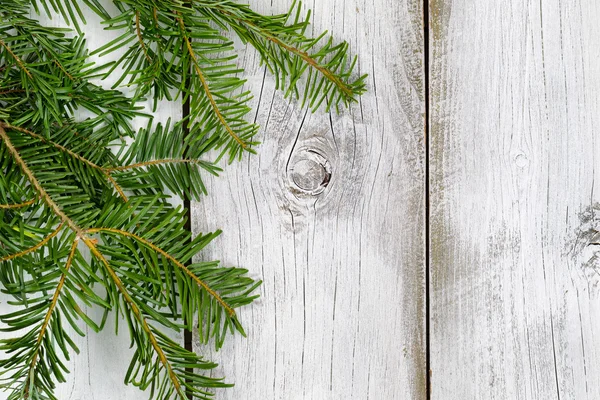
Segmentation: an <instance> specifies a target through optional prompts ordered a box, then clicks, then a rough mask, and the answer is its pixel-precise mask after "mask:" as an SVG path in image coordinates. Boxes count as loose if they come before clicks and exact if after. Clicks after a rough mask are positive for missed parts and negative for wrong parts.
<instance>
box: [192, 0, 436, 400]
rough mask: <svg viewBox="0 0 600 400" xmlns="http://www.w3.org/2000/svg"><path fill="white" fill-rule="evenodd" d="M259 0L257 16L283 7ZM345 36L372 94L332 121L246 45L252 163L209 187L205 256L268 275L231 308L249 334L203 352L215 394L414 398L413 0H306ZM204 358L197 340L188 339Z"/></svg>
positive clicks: (198, 216) (418, 311)
mask: <svg viewBox="0 0 600 400" xmlns="http://www.w3.org/2000/svg"><path fill="white" fill-rule="evenodd" d="M273 3H275V4H274V5H273V6H269V5H267V4H264V2H259V1H254V4H253V5H254V6H256V8H257V9H258V10H259V11H261V12H265V13H276V12H281V11H284V10H286V9H287V7H288V5H289V3H288V1H285V0H279V1H275V2H273ZM309 6H310V7H311V8H312V9H313V11H314V13H313V15H314V16H315V21H314V27H315V31H321V30H324V29H328V30H330V32H332V33H334V34H335V36H336V37H337V38H345V39H348V40H349V41H350V42H351V45H352V49H353V51H354V52H356V53H358V54H359V55H360V58H359V63H360V73H364V72H367V73H369V74H370V77H369V93H368V94H366V95H365V96H364V97H363V98H362V99H361V102H360V104H359V105H356V106H354V107H353V108H352V110H351V111H345V112H343V113H342V114H341V115H339V116H338V115H335V114H332V115H328V114H324V113H323V112H322V111H321V112H317V113H316V114H314V115H311V114H310V113H308V114H307V113H306V111H304V110H301V109H300V108H299V105H298V104H297V103H296V102H294V101H287V100H285V99H283V98H282V96H281V94H280V93H278V92H275V91H274V85H273V84H272V79H271V77H270V76H269V75H268V74H266V75H265V70H264V68H262V67H259V60H258V58H257V56H256V53H255V52H253V51H244V50H243V49H240V54H241V58H240V63H241V65H242V66H243V67H245V68H246V69H247V74H248V76H249V86H250V88H251V89H252V90H254V92H255V93H257V94H260V95H257V98H256V106H255V109H256V110H257V114H256V120H257V122H258V123H260V124H261V126H262V132H261V134H260V138H259V140H261V142H262V143H263V144H262V145H261V146H260V147H259V148H258V149H257V150H258V153H259V154H258V155H257V156H250V157H248V156H246V158H245V159H244V161H243V162H242V163H237V164H233V165H231V166H228V167H227V168H226V170H225V172H224V173H223V174H222V176H221V177H218V178H215V179H210V180H209V181H208V184H207V186H208V190H209V193H210V194H209V196H208V197H207V198H206V199H204V200H202V201H201V202H200V203H197V204H195V205H194V207H193V222H194V229H195V231H196V233H197V232H199V231H207V230H214V229H216V228H223V229H224V230H225V232H224V234H223V235H222V237H220V238H219V239H218V240H217V241H216V242H215V243H214V244H212V245H211V246H210V248H208V249H207V250H205V251H204V257H205V258H206V259H213V258H214V259H220V260H222V262H223V263H224V264H225V265H239V266H243V267H246V268H248V269H250V270H251V271H252V274H253V276H255V277H257V278H261V279H263V280H264V284H263V286H262V287H261V289H260V294H261V296H262V297H261V299H260V300H259V301H258V302H257V303H256V304H255V305H252V306H250V307H246V308H245V309H241V310H240V317H241V320H242V323H243V325H244V326H245V327H246V331H247V333H248V338H247V339H244V338H241V337H234V338H229V341H228V343H226V345H225V347H224V349H223V350H222V351H220V352H218V353H216V354H210V357H213V358H216V359H217V360H218V361H219V362H220V363H221V366H220V367H219V371H218V373H219V374H221V375H225V376H227V378H228V380H229V381H233V382H235V384H236V386H235V388H233V389H229V390H224V391H220V392H219V393H218V396H217V398H219V399H242V398H244V399H286V400H287V399H319V400H321V399H347V398H356V399H424V398H425V385H426V382H425V369H426V368H425V329H424V328H425V320H424V316H425V300H424V294H425V286H424V285H425V274H424V212H425V210H424V162H425V161H424V135H423V132H424V101H423V74H422V70H423V60H422V57H423V51H422V49H423V45H422V41H423V36H422V32H423V26H422V8H421V2H420V1H414V0H410V1H405V0H377V1H375V2H373V1H366V0H364V1H354V0H327V1H319V2H316V1H315V2H314V4H309ZM196 349H197V350H198V351H204V352H206V351H207V350H206V348H204V347H198V346H197V347H196Z"/></svg>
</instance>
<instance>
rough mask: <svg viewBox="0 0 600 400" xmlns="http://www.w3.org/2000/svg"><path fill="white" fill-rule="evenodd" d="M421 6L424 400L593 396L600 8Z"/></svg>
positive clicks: (511, 0)
mask: <svg viewBox="0 0 600 400" xmlns="http://www.w3.org/2000/svg"><path fill="white" fill-rule="evenodd" d="M430 7H431V20H430V21H431V26H432V31H431V35H432V52H431V59H432V64H431V70H430V71H431V80H432V85H431V148H430V149H431V180H430V183H431V213H432V218H431V247H432V252H431V271H432V275H431V307H432V308H431V318H432V320H431V321H432V325H431V369H432V390H433V392H432V399H434V400H442V399H444V400H445V399H540V400H541V399H544V400H547V399H563V400H564V399H577V400H580V399H598V398H600V346H598V344H597V343H598V341H597V332H598V329H599V328H600V303H599V302H598V298H599V294H600V292H599V289H598V282H599V280H598V276H600V275H599V272H600V270H598V267H599V264H598V261H597V258H595V253H594V252H595V250H596V249H597V247H594V246H588V244H589V242H590V241H593V240H596V239H594V231H593V230H592V229H597V230H600V227H599V224H598V213H599V211H600V210H599V209H598V206H597V204H598V203H597V202H598V200H599V194H598V192H597V189H595V186H597V185H595V184H594V180H595V173H596V172H595V171H596V170H597V169H598V168H600V158H599V157H598V155H599V154H600V141H598V140H597V139H596V138H595V136H596V135H597V131H598V126H599V123H598V122H599V121H598V119H599V117H600V104H599V102H598V93H599V92H600V73H599V72H600V70H599V67H598V65H599V63H598V61H599V60H600V41H599V39H598V38H599V37H600V25H598V20H599V18H600V3H598V2H597V1H595V0H572V1H560V0H544V1H539V0H531V1H523V0H508V1H502V2H498V1H475V2H474V1H468V0H453V1H451V0H431V2H430ZM594 204H595V205H596V206H595V208H590V207H592V205H594ZM582 213H583V214H582ZM586 221H587V222H586Z"/></svg>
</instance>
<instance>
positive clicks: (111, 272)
mask: <svg viewBox="0 0 600 400" xmlns="http://www.w3.org/2000/svg"><path fill="white" fill-rule="evenodd" d="M83 242H84V243H85V245H86V246H87V247H88V248H89V249H90V251H91V252H92V254H93V255H94V256H95V257H96V258H97V259H98V260H100V261H101V262H102V264H103V265H104V267H105V269H106V271H107V272H108V273H109V275H110V277H111V278H112V280H113V282H114V284H115V285H116V286H117V288H118V289H119V291H120V292H121V294H122V295H123V298H124V299H125V301H126V302H127V304H128V305H129V307H130V308H131V311H132V312H133V313H134V314H135V317H136V318H137V319H138V322H139V323H140V324H141V326H142V328H143V329H144V331H145V332H146V335H147V337H148V340H150V343H151V344H152V347H153V348H154V351H156V354H157V355H158V357H159V358H160V361H161V363H162V364H163V365H164V366H165V368H166V369H167V371H168V375H169V379H170V380H171V382H173V386H174V387H175V390H176V391H177V393H178V394H179V396H181V398H182V399H184V400H185V399H187V397H186V394H185V393H184V392H183V391H182V389H181V382H180V381H179V378H178V377H177V376H176V375H175V373H174V372H173V368H172V367H171V364H170V363H169V361H168V360H167V356H166V355H165V353H164V351H163V349H162V348H161V346H160V345H159V344H158V341H157V340H156V337H155V336H154V334H153V333H152V330H150V326H149V325H148V322H147V321H146V319H145V318H144V316H143V315H142V313H141V311H140V309H139V308H138V306H137V304H136V302H135V301H134V300H133V299H132V297H131V295H130V294H129V292H128V291H127V289H126V288H125V286H124V285H123V282H121V279H119V277H118V276H117V274H116V273H115V271H114V270H113V269H112V268H111V267H110V264H109V263H108V261H107V260H106V258H105V257H104V256H103V255H102V253H100V252H99V251H98V248H97V247H96V245H95V243H94V241H92V240H91V239H89V238H85V239H83Z"/></svg>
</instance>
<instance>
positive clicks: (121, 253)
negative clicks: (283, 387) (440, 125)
mask: <svg viewBox="0 0 600 400" xmlns="http://www.w3.org/2000/svg"><path fill="white" fill-rule="evenodd" d="M112 3H113V5H114V7H113V11H111V12H108V11H107V10H106V9H105V8H104V7H103V5H102V2H101V1H100V0H83V1H76V0H7V1H3V2H2V4H0V17H1V18H0V169H1V172H2V173H1V174H0V281H1V282H2V287H3V288H2V291H3V292H4V293H6V294H8V295H10V296H11V298H12V300H11V301H10V302H9V304H10V305H11V306H14V311H13V312H10V313H7V314H4V315H2V316H0V321H1V322H2V328H1V330H2V331H5V332H13V335H14V337H13V338H11V339H5V340H1V341H0V350H2V351H4V352H5V354H6V358H4V359H2V360H0V387H1V388H4V389H7V390H8V391H9V393H10V394H9V397H8V398H9V399H10V400H16V399H55V398H56V397H55V395H54V389H55V387H56V384H57V383H59V382H64V381H65V379H66V374H67V373H68V372H69V371H68V369H67V366H66V361H68V360H69V359H70V357H71V356H72V353H73V352H75V353H78V352H79V349H78V348H77V346H76V345H75V341H74V339H73V338H72V337H71V335H72V334H71V333H70V332H74V333H75V334H77V335H81V336H83V335H84V332H85V329H84V328H85V327H86V326H87V327H89V328H91V329H92V330H93V331H95V332H98V331H100V330H102V329H103V328H104V326H105V322H106V320H107V318H108V316H109V314H113V315H115V316H116V317H117V319H119V317H120V318H122V319H124V320H125V322H126V324H127V328H128V332H129V334H130V337H131V345H132V347H133V349H134V355H133V358H132V360H131V363H130V366H129V369H128V371H127V374H126V376H125V377H124V380H125V383H127V384H133V385H135V386H138V387H139V388H140V389H142V390H147V392H148V395H149V398H151V399H161V400H162V399H186V398H187V397H188V396H189V395H193V396H195V398H198V399H209V398H211V397H212V396H213V394H214V390H215V389H216V388H224V387H228V386H230V384H229V383H226V382H225V381H224V380H223V379H222V378H213V377H211V376H209V374H207V373H206V372H205V371H206V370H211V369H213V368H214V367H215V366H216V365H215V364H214V363H212V362H210V361H207V360H205V359H203V358H202V357H200V356H198V355H196V354H194V353H192V352H190V351H188V350H186V349H184V348H182V347H181V346H180V345H179V344H178V343H176V342H174V341H173V340H172V339H170V338H169V336H168V334H169V332H171V331H179V330H182V329H190V330H191V329H197V331H198V333H199V338H200V341H201V342H202V343H205V344H208V343H212V344H214V345H215V346H216V348H220V347H221V346H222V345H223V343H224V341H225V340H226V337H227V336H228V335H229V334H233V333H235V332H238V333H240V334H242V335H245V333H244V330H243V328H242V325H241V323H240V321H239V319H238V315H237V309H238V308H240V307H242V306H245V305H248V304H250V303H252V301H253V300H254V299H256V298H257V295H256V294H255V292H256V289H257V287H258V286H259V285H260V281H256V280H254V279H252V278H250V277H249V276H248V271H247V270H246V269H242V268H229V267H223V266H220V265H219V263H218V262H203V263H197V262H194V261H193V260H194V257H195V256H196V255H197V254H199V252H201V250H202V249H203V248H204V247H205V246H206V245H207V244H209V243H210V242H211V241H212V240H213V239H214V238H215V237H216V236H218V235H219V232H214V233H208V234H200V235H198V236H196V237H192V235H191V233H190V232H189V231H187V230H186V216H185V215H186V214H185V212H184V210H182V209H181V208H178V207H173V206H172V205H171V203H170V201H169V200H170V199H169V196H168V195H166V194H165V193H166V192H167V191H168V192H170V193H174V194H176V195H178V196H180V197H183V198H187V199H199V198H200V197H201V196H202V195H205V194H206V193H207V190H206V186H205V184H204V178H205V177H206V176H207V174H211V175H217V174H218V173H219V172H220V171H221V169H220V168H219V167H218V166H217V162H218V161H219V160H220V159H221V158H222V157H226V158H227V159H228V160H229V161H230V162H231V161H233V160H235V159H239V158H240V157H241V156H242V154H243V153H244V152H246V151H248V152H254V150H253V148H254V146H255V145H256V144H257V142H256V141H255V139H254V136H255V135H256V133H257V131H258V126H257V125H256V124H254V123H251V122H248V120H247V117H248V114H249V113H250V112H251V108H250V106H249V104H250V100H251V99H252V94H251V93H250V92H248V91H244V84H245V80H244V79H243V78H240V76H242V75H243V72H244V71H243V70H242V69H240V68H239V67H238V66H237V60H236V53H235V51H234V48H233V43H232V41H231V40H230V39H228V38H227V37H226V33H227V32H228V31H231V32H233V33H235V34H236V35H237V36H238V37H239V38H240V39H241V40H242V41H243V42H244V43H246V44H249V45H251V46H253V47H254V48H256V49H257V51H258V53H259V54H260V56H261V58H262V61H263V63H264V64H265V65H266V66H267V68H268V69H269V71H270V72H271V73H272V74H273V75H274V79H275V82H276V84H277V88H278V89H281V90H282V91H283V92H284V93H285V95H286V96H292V97H294V98H296V99H298V100H300V102H301V104H302V105H303V106H308V107H310V109H311V110H313V111H315V110H317V109H319V108H320V107H321V106H323V107H324V109H325V110H326V111H329V110H330V109H331V108H336V109H338V108H339V106H340V105H342V106H348V105H349V104H350V103H352V102H355V101H357V99H358V96H360V95H361V94H362V93H364V91H365V76H358V77H357V76H355V75H354V66H355V64H356V58H355V57H352V56H350V55H349V49H348V44H347V43H345V42H342V43H339V44H335V43H334V41H333V40H332V39H331V38H329V37H328V36H327V35H326V33H323V34H322V35H320V36H318V37H316V38H311V37H308V36H306V31H307V27H308V24H309V19H310V13H308V14H306V15H304V14H303V13H302V5H301V4H300V3H296V2H294V3H293V4H292V5H291V7H290V11H289V12H288V13H285V14H282V15H275V16H264V15H260V14H257V13H255V12H254V11H252V10H251V9H250V8H249V7H248V6H246V5H242V4H238V3H236V2H235V1H232V0H193V1H179V0H159V1H157V0H142V1H131V0H113V1H112ZM82 7H87V8H89V9H90V10H92V11H93V12H94V13H96V14H98V15H99V16H100V17H101V19H102V21H103V24H104V27H105V29H110V30H117V31H118V32H119V35H117V38H116V39H114V40H112V41H110V42H108V43H106V44H105V45H103V46H101V47H100V48H98V49H95V50H94V51H93V52H91V53H90V52H88V49H87V46H86V42H85V40H84V39H83V35H82V34H81V32H82V30H83V27H84V25H85V24H86V21H85V18H84V10H82ZM32 10H33V11H35V12H37V13H41V14H45V15H47V16H48V17H53V16H57V15H60V16H61V17H62V18H63V19H64V21H65V22H66V23H67V24H68V25H70V26H72V27H73V28H74V29H75V34H73V31H72V30H71V29H68V28H49V27H44V26H42V25H41V24H40V23H39V21H37V20H35V19H32V18H31V17H30V14H31V11H32ZM114 10H116V12H115V11H114ZM122 49H125V51H124V52H123V54H122V56H121V57H120V58H119V59H118V60H116V61H114V62H107V63H105V64H103V65H94V63H92V62H91V61H90V58H89V57H90V56H91V55H98V56H100V57H101V56H105V55H107V54H111V53H113V52H114V51H116V50H121V51H122ZM116 72H119V73H120V74H121V75H119V77H118V79H117V82H116V84H115V85H114V87H113V88H111V89H105V88H102V87H101V86H98V85H96V84H94V83H92V82H93V81H94V80H95V79H97V78H102V77H107V76H109V75H110V76H114V74H115V73H116ZM123 86H128V87H130V88H132V89H133V93H134V95H133V97H132V98H128V97H127V96H125V95H123V94H122V92H121V91H120V90H119V89H120V88H121V87H123ZM149 96H151V97H152V98H153V99H154V104H155V107H156V105H157V104H158V101H160V100H178V101H183V102H187V103H188V104H189V106H190V114H189V116H188V117H186V118H185V119H184V120H182V121H178V122H172V121H168V122H167V123H166V124H164V125H162V124H154V123H153V122H152V119H151V118H150V116H149V115H147V114H145V113H144V112H143V108H142V107H141V106H139V105H138V102H139V101H140V100H144V99H145V98H146V97H149ZM78 110H80V111H83V112H76V111H78ZM79 115H85V117H84V118H80V117H77V116H79ZM136 117H144V118H148V124H147V126H146V127H145V128H144V129H141V130H139V131H138V132H135V131H134V130H133V129H132V128H131V122H132V120H133V119H134V118H136ZM126 138H129V139H127V140H126ZM215 150H216V152H215ZM215 154H216V156H214V155H215ZM211 157H212V158H211ZM99 293H102V294H99ZM90 308H99V309H101V310H102V311H103V313H102V316H101V318H99V319H93V318H92V317H91V316H90V315H88V313H87V310H88V309H90Z"/></svg>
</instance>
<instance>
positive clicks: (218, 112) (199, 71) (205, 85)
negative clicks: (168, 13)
mask: <svg viewBox="0 0 600 400" xmlns="http://www.w3.org/2000/svg"><path fill="white" fill-rule="evenodd" d="M178 19H179V25H180V27H181V35H182V36H183V40H184V41H185V45H186V48H187V51H188V53H189V54H190V57H191V59H192V62H193V63H194V69H195V70H196V74H197V75H198V78H199V79H200V82H201V83H202V87H203V88H204V93H206V97H208V101H209V102H210V105H211V106H212V108H213V110H214V112H215V114H216V115H217V118H218V119H219V121H220V122H221V125H223V127H224V128H225V130H226V131H227V133H229V135H230V136H231V137H232V138H233V139H234V140H235V141H236V142H237V143H238V144H239V145H240V146H242V148H243V149H246V148H248V144H247V143H246V142H244V141H243V140H242V139H240V137H239V136H238V135H237V134H236V133H235V132H234V131H233V129H231V127H230V126H229V124H228V123H227V121H226V120H225V117H224V116H223V114H222V113H221V110H220V109H219V106H218V105H217V102H216V101H215V98H214V97H213V95H212V92H211V91H210V88H209V87H208V82H206V78H205V77H204V74H203V73H202V69H200V65H199V64H198V59H197V58H196V53H195V52H194V49H193V48H192V43H191V42H190V39H189V38H188V36H187V35H186V34H185V25H184V23H183V18H181V17H179V18H178Z"/></svg>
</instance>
